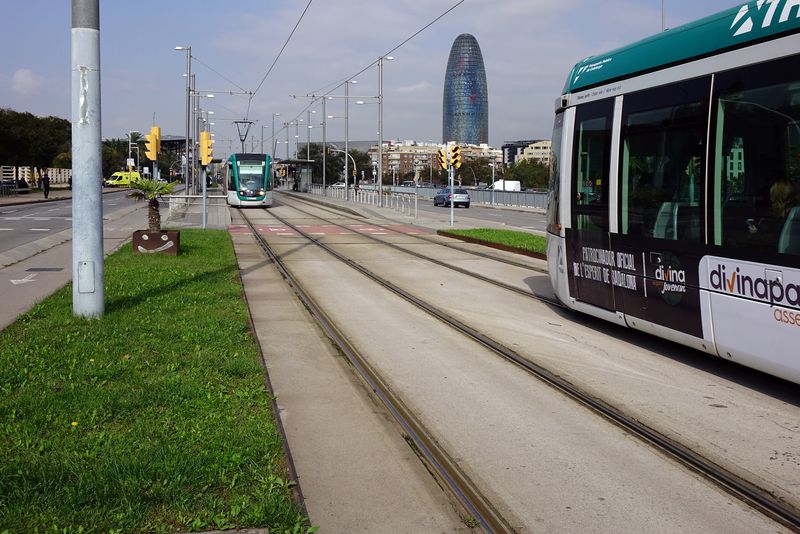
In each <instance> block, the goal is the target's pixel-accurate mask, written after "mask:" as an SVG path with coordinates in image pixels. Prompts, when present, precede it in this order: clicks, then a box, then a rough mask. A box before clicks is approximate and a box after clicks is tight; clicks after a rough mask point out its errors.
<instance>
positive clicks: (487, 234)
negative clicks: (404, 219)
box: [439, 228, 547, 255]
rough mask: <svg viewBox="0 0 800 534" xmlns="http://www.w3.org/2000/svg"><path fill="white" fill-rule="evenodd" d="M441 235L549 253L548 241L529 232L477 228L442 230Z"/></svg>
mask: <svg viewBox="0 0 800 534" xmlns="http://www.w3.org/2000/svg"><path fill="white" fill-rule="evenodd" d="M439 233H440V234H442V235H449V234H454V235H455V236H463V237H468V238H470V239H473V240H477V241H483V242H485V243H487V244H498V245H503V246H505V247H510V248H513V249H518V250H520V251H524V252H533V253H536V254H542V255H544V254H546V253H547V239H545V238H544V237H542V236H538V235H534V234H529V233H527V232H516V231H514V230H495V229H492V228H475V229H470V230H442V231H440V232H439Z"/></svg>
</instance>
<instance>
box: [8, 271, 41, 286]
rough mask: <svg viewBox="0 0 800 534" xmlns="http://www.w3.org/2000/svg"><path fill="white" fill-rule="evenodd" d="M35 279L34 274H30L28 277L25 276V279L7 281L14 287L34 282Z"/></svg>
mask: <svg viewBox="0 0 800 534" xmlns="http://www.w3.org/2000/svg"><path fill="white" fill-rule="evenodd" d="M35 277H36V273H32V274H29V275H28V276H26V277H25V278H23V279H22V280H9V282H11V283H12V284H14V285H15V286H18V285H20V284H27V283H28V282H35V281H36V280H34V278H35Z"/></svg>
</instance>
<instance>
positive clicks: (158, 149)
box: [150, 126, 161, 154]
mask: <svg viewBox="0 0 800 534" xmlns="http://www.w3.org/2000/svg"><path fill="white" fill-rule="evenodd" d="M150 134H151V135H152V136H153V137H154V138H155V140H156V154H160V153H161V126H153V127H152V128H150Z"/></svg>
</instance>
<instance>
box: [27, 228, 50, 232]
mask: <svg viewBox="0 0 800 534" xmlns="http://www.w3.org/2000/svg"><path fill="white" fill-rule="evenodd" d="M30 231H31V232H49V231H50V228H31V229H30Z"/></svg>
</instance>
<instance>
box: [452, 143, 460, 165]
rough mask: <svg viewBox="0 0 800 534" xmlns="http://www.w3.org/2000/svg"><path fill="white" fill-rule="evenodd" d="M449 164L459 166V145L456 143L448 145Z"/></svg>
mask: <svg viewBox="0 0 800 534" xmlns="http://www.w3.org/2000/svg"><path fill="white" fill-rule="evenodd" d="M450 165H452V166H453V167H455V168H456V169H458V168H459V167H461V147H460V146H458V145H451V146H450Z"/></svg>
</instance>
